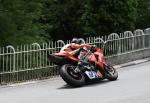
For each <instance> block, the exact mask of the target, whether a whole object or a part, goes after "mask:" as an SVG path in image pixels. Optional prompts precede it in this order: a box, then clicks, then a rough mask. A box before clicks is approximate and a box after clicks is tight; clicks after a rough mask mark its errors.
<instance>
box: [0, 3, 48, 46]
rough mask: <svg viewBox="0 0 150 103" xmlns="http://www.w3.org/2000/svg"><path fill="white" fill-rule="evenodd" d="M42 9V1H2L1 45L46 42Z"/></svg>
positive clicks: (0, 14)
mask: <svg viewBox="0 0 150 103" xmlns="http://www.w3.org/2000/svg"><path fill="white" fill-rule="evenodd" d="M41 8H42V5H41V1H40V0H0V35H1V38H0V45H10V44H11V45H17V44H25V43H33V42H43V41H45V40H46V36H47V35H46V33H45V31H44V30H43V28H42V26H41V24H40V23H39V21H38V20H39V18H40V15H41Z"/></svg>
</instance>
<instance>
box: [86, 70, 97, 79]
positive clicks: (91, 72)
mask: <svg viewBox="0 0 150 103" xmlns="http://www.w3.org/2000/svg"><path fill="white" fill-rule="evenodd" d="M85 74H86V75H87V76H88V77H89V78H90V79H94V78H96V77H97V74H96V72H94V71H86V72H85Z"/></svg>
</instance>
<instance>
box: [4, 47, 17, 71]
mask: <svg viewBox="0 0 150 103" xmlns="http://www.w3.org/2000/svg"><path fill="white" fill-rule="evenodd" d="M6 48H7V50H8V49H9V48H10V49H12V51H13V72H15V68H16V67H15V64H16V63H15V62H16V58H15V54H16V51H15V48H14V47H13V46H12V45H8V46H7V47H6Z"/></svg>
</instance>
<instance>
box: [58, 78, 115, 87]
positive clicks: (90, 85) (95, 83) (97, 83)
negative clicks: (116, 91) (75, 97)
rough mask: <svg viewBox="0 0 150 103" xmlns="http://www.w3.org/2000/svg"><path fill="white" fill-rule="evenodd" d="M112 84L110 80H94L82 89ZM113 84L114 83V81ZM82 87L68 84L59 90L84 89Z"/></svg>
mask: <svg viewBox="0 0 150 103" xmlns="http://www.w3.org/2000/svg"><path fill="white" fill-rule="evenodd" d="M110 82H111V81H109V80H94V81H91V82H87V83H86V84H85V85H83V86H82V87H92V86H97V85H103V84H106V83H110ZM112 82H114V81H112ZM82 87H72V86H70V85H68V84H65V85H64V86H62V87H60V88H57V89H76V88H82Z"/></svg>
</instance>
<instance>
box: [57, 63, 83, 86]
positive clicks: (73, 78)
mask: <svg viewBox="0 0 150 103" xmlns="http://www.w3.org/2000/svg"><path fill="white" fill-rule="evenodd" d="M74 69H75V66H73V65H71V64H65V65H63V66H62V67H61V68H60V71H59V73H60V76H61V77H62V79H63V80H64V81H65V82H66V83H68V84H69V85H70V86H73V87H79V86H82V85H84V84H85V77H84V74H83V73H82V72H78V73H76V72H75V71H74Z"/></svg>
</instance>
